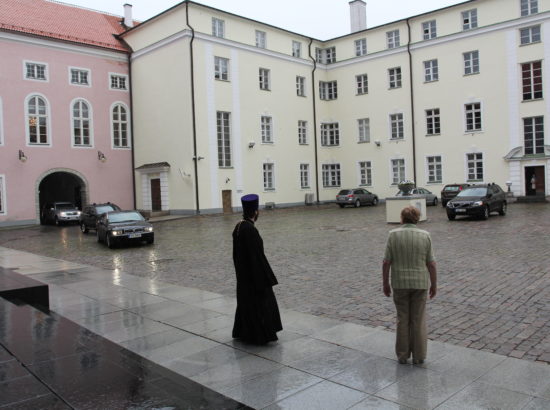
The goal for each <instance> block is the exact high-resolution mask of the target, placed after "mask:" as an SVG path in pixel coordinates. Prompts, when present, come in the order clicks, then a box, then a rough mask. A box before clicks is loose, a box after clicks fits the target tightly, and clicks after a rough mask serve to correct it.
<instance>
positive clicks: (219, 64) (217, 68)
mask: <svg viewBox="0 0 550 410" xmlns="http://www.w3.org/2000/svg"><path fill="white" fill-rule="evenodd" d="M214 79H216V80H219V81H229V58H225V57H218V56H214Z"/></svg>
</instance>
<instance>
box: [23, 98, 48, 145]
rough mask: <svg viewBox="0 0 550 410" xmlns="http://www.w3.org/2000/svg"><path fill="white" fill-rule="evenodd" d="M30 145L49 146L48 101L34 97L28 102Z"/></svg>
mask: <svg viewBox="0 0 550 410" xmlns="http://www.w3.org/2000/svg"><path fill="white" fill-rule="evenodd" d="M27 124H28V134H29V144H36V145H45V144H49V142H50V141H49V135H48V131H49V130H48V106H47V104H46V100H45V99H44V98H42V97H40V96H38V95H33V96H32V97H30V98H29V100H28V102H27Z"/></svg>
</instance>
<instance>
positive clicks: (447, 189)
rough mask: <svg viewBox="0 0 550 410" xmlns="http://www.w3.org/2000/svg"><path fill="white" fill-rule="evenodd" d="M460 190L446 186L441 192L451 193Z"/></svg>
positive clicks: (456, 187)
mask: <svg viewBox="0 0 550 410" xmlns="http://www.w3.org/2000/svg"><path fill="white" fill-rule="evenodd" d="M459 189H460V187H458V186H446V187H445V188H443V191H452V192H456V191H458V190H459Z"/></svg>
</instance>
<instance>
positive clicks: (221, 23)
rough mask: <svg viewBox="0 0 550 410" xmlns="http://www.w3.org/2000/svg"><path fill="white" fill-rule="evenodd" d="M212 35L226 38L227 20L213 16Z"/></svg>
mask: <svg viewBox="0 0 550 410" xmlns="http://www.w3.org/2000/svg"><path fill="white" fill-rule="evenodd" d="M212 35H213V36H214V37H219V38H225V20H222V19H219V18H217V17H212Z"/></svg>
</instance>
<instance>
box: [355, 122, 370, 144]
mask: <svg viewBox="0 0 550 410" xmlns="http://www.w3.org/2000/svg"><path fill="white" fill-rule="evenodd" d="M357 133H358V134H357V142H359V143H367V142H370V118H359V119H358V120H357Z"/></svg>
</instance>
